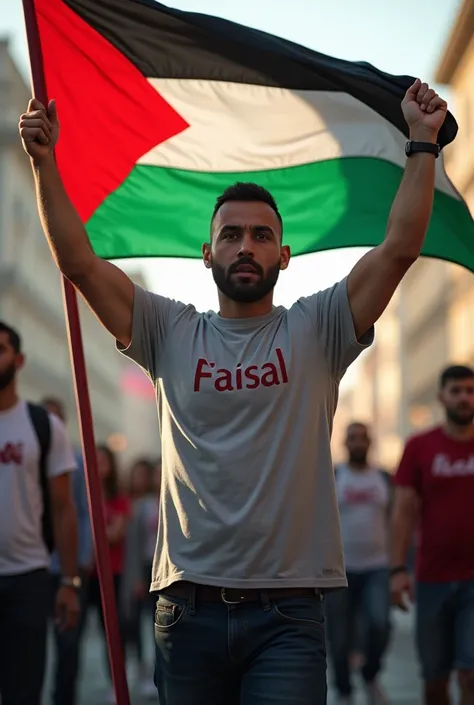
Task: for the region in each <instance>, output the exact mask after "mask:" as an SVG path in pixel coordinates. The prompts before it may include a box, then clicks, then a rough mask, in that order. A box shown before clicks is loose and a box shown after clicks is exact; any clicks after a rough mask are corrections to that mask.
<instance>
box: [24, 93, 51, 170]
mask: <svg viewBox="0 0 474 705" xmlns="http://www.w3.org/2000/svg"><path fill="white" fill-rule="evenodd" d="M19 129H20V136H21V139H22V142H23V148H24V150H25V152H26V153H27V154H28V155H29V156H30V157H31V158H32V159H33V161H35V162H41V161H42V160H43V159H45V158H46V157H48V156H49V155H50V154H52V152H53V150H54V148H55V146H56V143H57V141H58V137H59V121H58V114H57V111H56V102H55V101H54V100H51V101H50V102H49V105H48V108H47V109H46V108H45V107H44V105H42V103H40V102H39V100H36V99H34V98H33V100H30V103H29V105H28V111H27V112H26V113H24V114H23V115H22V116H21V118H20V123H19Z"/></svg>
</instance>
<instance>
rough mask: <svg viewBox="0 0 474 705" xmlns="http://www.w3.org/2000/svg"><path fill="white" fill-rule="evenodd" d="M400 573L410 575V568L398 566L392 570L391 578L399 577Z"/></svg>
mask: <svg viewBox="0 0 474 705" xmlns="http://www.w3.org/2000/svg"><path fill="white" fill-rule="evenodd" d="M398 573H408V568H407V567H406V565H396V566H394V567H393V568H390V577H391V578H393V576H394V575H398Z"/></svg>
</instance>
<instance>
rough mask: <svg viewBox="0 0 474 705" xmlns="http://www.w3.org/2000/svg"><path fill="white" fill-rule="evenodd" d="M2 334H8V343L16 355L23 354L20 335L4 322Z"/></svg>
mask: <svg viewBox="0 0 474 705" xmlns="http://www.w3.org/2000/svg"><path fill="white" fill-rule="evenodd" d="M0 333H6V334H7V335H8V342H9V343H10V345H11V346H12V348H13V350H14V351H15V354H16V355H18V354H19V353H21V338H20V335H19V333H17V332H16V330H15V329H14V328H12V327H11V326H8V325H7V324H6V323H4V322H3V321H0Z"/></svg>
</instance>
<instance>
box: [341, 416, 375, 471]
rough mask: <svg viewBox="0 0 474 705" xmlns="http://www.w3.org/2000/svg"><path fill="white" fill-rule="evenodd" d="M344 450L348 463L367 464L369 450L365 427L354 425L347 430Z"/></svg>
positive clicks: (368, 439)
mask: <svg viewBox="0 0 474 705" xmlns="http://www.w3.org/2000/svg"><path fill="white" fill-rule="evenodd" d="M346 448H347V452H348V454H349V462H352V463H355V464H359V465H360V464H362V463H366V462H367V455H368V452H369V448H370V438H369V434H368V431H367V428H366V427H365V426H362V424H354V425H353V426H349V428H348V429H347V437H346Z"/></svg>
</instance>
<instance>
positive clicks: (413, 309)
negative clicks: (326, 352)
mask: <svg viewBox="0 0 474 705" xmlns="http://www.w3.org/2000/svg"><path fill="white" fill-rule="evenodd" d="M473 77H474V0H464V1H463V2H462V3H461V5H460V8H459V11H458V15H457V17H456V18H455V21H454V24H453V27H452V29H451V32H450V34H449V37H448V39H447V42H446V46H445V48H444V51H443V54H442V56H441V57H440V62H439V66H438V69H437V72H436V77H435V78H436V81H437V82H438V83H442V84H443V83H444V84H448V85H449V86H450V89H451V92H452V96H453V100H452V103H453V105H452V106H451V107H452V110H453V113H454V114H455V116H456V119H457V121H458V125H459V132H458V135H457V137H456V139H455V141H454V142H453V144H452V145H450V146H449V147H447V148H446V150H445V164H446V169H447V172H448V174H449V176H450V178H451V180H452V181H453V183H454V185H455V186H456V188H457V189H458V191H459V192H460V193H461V194H462V195H463V197H464V199H465V200H466V203H467V205H468V206H469V208H470V209H471V213H474V149H473V147H472V145H473V140H474V78H473ZM451 363H453V364H456V363H459V364H462V363H465V364H471V365H473V364H474V278H473V275H472V273H471V272H468V271H466V270H464V269H463V268H462V267H458V266H455V265H451V264H448V263H446V262H441V261H436V260H429V259H422V260H419V261H418V262H417V263H416V264H415V265H414V266H413V267H412V268H411V269H410V271H409V272H408V274H407V276H406V277H405V279H404V280H403V282H402V284H401V285H400V287H399V291H398V295H397V296H396V297H395V299H394V301H392V303H391V304H390V307H389V309H388V310H387V311H386V312H385V314H384V315H383V316H382V318H381V320H380V322H379V324H378V325H377V335H376V343H375V345H374V346H373V348H372V349H371V350H370V351H369V352H368V353H367V355H365V356H363V358H362V360H361V362H360V364H359V365H358V367H357V375H356V380H355V383H354V386H353V389H351V390H347V391H345V393H344V394H343V395H341V402H340V405H339V410H338V414H337V417H336V423H335V433H334V438H333V451H334V454H335V457H336V458H337V457H338V453H340V452H341V451H340V439H341V427H342V425H343V424H345V423H346V422H347V419H349V418H360V419H361V420H363V421H368V422H369V423H370V425H371V426H372V428H373V434H374V456H376V458H377V459H378V460H379V461H381V462H383V463H384V464H385V465H386V466H387V467H388V468H390V467H393V465H394V464H396V462H397V458H398V456H399V452H400V450H401V445H402V442H403V439H405V438H406V437H407V436H408V435H410V434H411V433H413V432H416V431H418V430H421V429H424V428H426V427H428V426H430V425H432V424H435V423H438V422H439V421H441V419H442V410H441V409H440V407H439V405H438V402H437V383H438V378H439V374H440V371H441V370H442V368H443V367H445V366H446V365H448V364H451Z"/></svg>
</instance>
